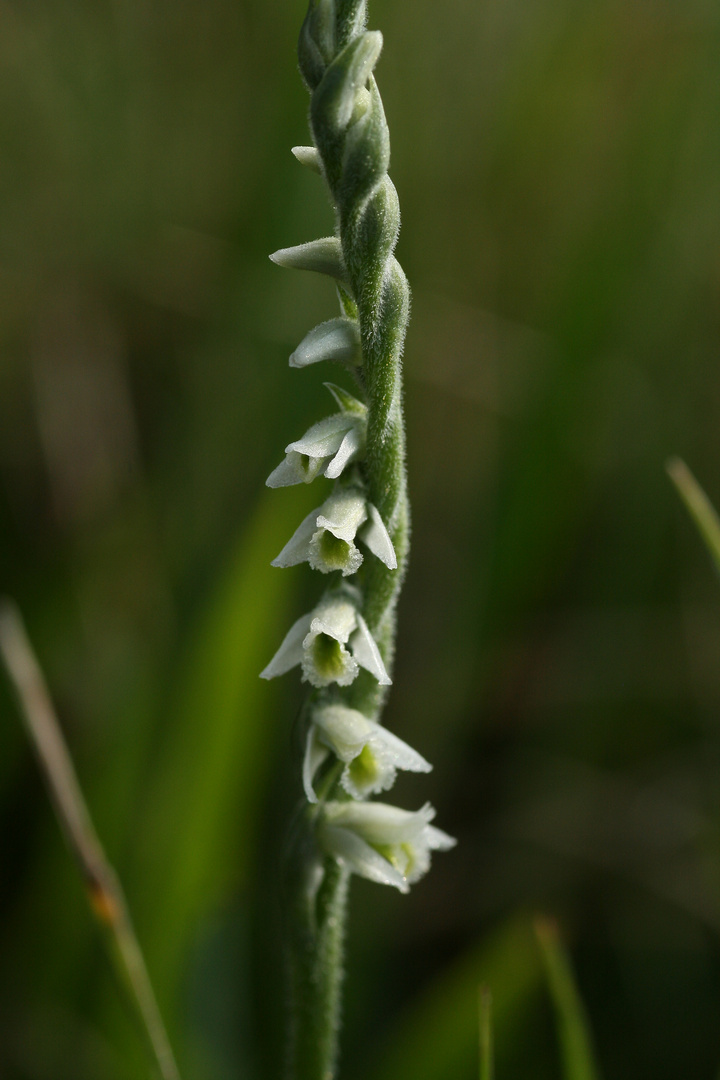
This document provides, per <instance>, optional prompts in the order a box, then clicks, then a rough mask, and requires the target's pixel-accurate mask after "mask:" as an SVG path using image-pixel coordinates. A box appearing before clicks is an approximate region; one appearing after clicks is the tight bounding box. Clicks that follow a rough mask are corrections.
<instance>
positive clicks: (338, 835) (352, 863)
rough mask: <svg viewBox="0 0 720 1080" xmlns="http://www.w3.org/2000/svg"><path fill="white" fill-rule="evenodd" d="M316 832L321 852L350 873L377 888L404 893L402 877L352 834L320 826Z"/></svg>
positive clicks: (327, 826)
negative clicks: (323, 850) (383, 886)
mask: <svg viewBox="0 0 720 1080" xmlns="http://www.w3.org/2000/svg"><path fill="white" fill-rule="evenodd" d="M318 832H319V838H320V842H321V844H322V845H323V847H324V848H325V850H326V851H328V852H329V853H330V854H331V855H334V856H335V858H337V859H340V861H341V862H344V863H345V864H346V865H347V866H348V867H349V868H350V869H351V870H352V871H354V873H356V874H360V875H361V877H365V878H368V879H369V880H370V881H376V882H378V884H380V885H394V887H395V888H396V889H399V890H400V892H402V893H406V892H407V891H408V885H407V882H406V881H405V879H404V878H403V876H402V874H400V873H398V871H397V870H396V869H395V868H394V867H393V866H391V865H390V863H389V862H388V861H387V859H384V858H383V856H382V855H380V854H379V853H378V852H377V851H375V850H374V848H371V847H370V845H369V844H366V843H365V841H364V840H363V839H362V838H361V837H359V836H358V835H357V834H356V833H354V832H351V831H350V830H349V829H339V828H335V827H334V826H333V825H322V826H320V829H319V830H318Z"/></svg>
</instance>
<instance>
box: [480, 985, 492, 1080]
mask: <svg viewBox="0 0 720 1080" xmlns="http://www.w3.org/2000/svg"><path fill="white" fill-rule="evenodd" d="M479 1009H480V1080H494V1077H495V1063H494V1060H493V1032H492V994H491V993H490V989H489V988H488V987H487V986H481V987H480V1001H479Z"/></svg>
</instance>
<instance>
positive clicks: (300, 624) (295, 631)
mask: <svg viewBox="0 0 720 1080" xmlns="http://www.w3.org/2000/svg"><path fill="white" fill-rule="evenodd" d="M311 620H312V615H302V616H301V617H300V618H299V619H298V620H297V622H296V623H293V625H292V626H291V627H290V629H289V630H288V632H287V634H286V635H285V637H284V639H283V643H282V645H281V646H280V648H279V649H278V651H277V652H276V653H275V655H274V656H273V658H272V660H271V661H270V663H269V664H268V666H267V667H266V668H264V669H263V670H262V671H261V672H260V678H261V679H274V678H275V677H276V676H277V675H284V674H285V672H286V671H290V669H291V668H294V667H295V666H296V664H300V663H302V658H303V641H304V639H305V637H306V636H307V633H308V630H309V629H310V622H311Z"/></svg>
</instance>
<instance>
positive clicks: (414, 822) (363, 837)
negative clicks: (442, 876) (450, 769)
mask: <svg viewBox="0 0 720 1080" xmlns="http://www.w3.org/2000/svg"><path fill="white" fill-rule="evenodd" d="M434 817H435V811H434V809H433V808H432V806H431V805H430V803H425V805H424V806H423V807H422V809H421V810H417V811H416V812H415V813H412V812H411V811H409V810H401V809H400V808H399V807H397V806H390V805H388V804H387V803H378V802H342V803H341V802H329V803H326V804H325V805H324V807H323V810H322V814H321V816H320V819H319V822H318V840H319V843H320V845H321V847H322V848H323V849H324V850H325V851H326V852H328V854H330V855H334V856H335V858H336V859H339V860H340V861H341V862H342V863H344V864H345V865H346V866H347V867H348V868H349V869H350V870H352V871H353V873H355V874H360V876H361V877H365V878H369V880H370V881H377V882H379V883H380V884H381V885H394V886H395V888H396V889H399V890H400V892H403V893H406V892H408V890H409V887H410V885H412V884H413V882H415V881H417V880H418V878H420V877H422V875H423V874H424V873H425V872H426V871H427V870H428V868H429V866H430V852H431V851H448V850H449V849H450V848H452V847H454V846H455V844H456V841H455V840H454V839H453V837H452V836H448V834H447V833H444V832H443V831H442V830H441V829H436V828H435V826H434V825H431V824H430V822H431V821H432V819H433V818H434Z"/></svg>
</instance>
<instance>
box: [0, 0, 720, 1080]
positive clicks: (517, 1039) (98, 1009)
mask: <svg viewBox="0 0 720 1080" xmlns="http://www.w3.org/2000/svg"><path fill="white" fill-rule="evenodd" d="M304 7H305V5H304V0H284V2H278V0H275V2H273V3H267V2H261V0H202V2H201V0H176V2H175V3H172V4H171V3H167V2H161V0H70V2H68V3H64V4H57V3H50V2H49V0H0V24H1V26H2V31H1V33H0V68H1V74H0V147H1V150H2V154H1V160H2V164H1V165H0V206H1V207H2V210H1V211H0V350H1V352H0V357H1V359H0V395H1V397H0V400H1V405H0V410H1V411H0V417H1V419H0V568H1V569H0V590H1V591H3V592H7V593H9V594H11V595H12V596H14V597H15V599H16V600H17V601H18V603H19V604H20V606H21V607H22V609H23V611H24V614H25V618H26V621H27V624H28V628H29V631H30V634H31V637H32V639H33V640H34V643H35V645H36V648H37V650H38V653H39V656H40V659H41V661H42V664H43V666H44V668H45V670H46V673H47V677H48V680H49V682H50V685H51V688H52V691H53V694H54V696H55V699H56V702H57V705H58V709H59V711H60V714H61V717H62V720H63V724H64V727H65V730H66V733H67V737H68V741H69V743H70V746H71V749H72V752H73V755H74V758H75V760H76V763H77V768H78V771H79V774H80V778H81V781H82V783H83V785H84V788H85V791H86V794H87V798H88V801H89V803H90V806H91V808H92V812H93V814H94V816H95V818H96V823H97V826H98V830H99V832H100V835H101V837H102V838H103V840H104V842H105V845H106V847H107V850H108V854H109V856H110V858H111V859H112V861H113V862H114V863H115V865H116V866H117V868H118V869H119V871H120V873H121V876H122V878H123V881H124V883H125V887H126V892H127V894H128V899H129V902H130V906H131V909H132V911H133V914H134V917H135V921H136V925H137V930H138V934H139V937H140V939H141V942H142V943H143V946H144V947H145V949H146V954H147V959H148V964H149V967H150V970H151V974H152V976H153V979H154V982H155V984H156V988H157V991H158V995H159V998H160V1003H161V1008H162V1011H163V1013H164V1015H165V1016H166V1019H167V1022H168V1025H169V1027H170V1030H171V1034H172V1037H173V1040H174V1042H175V1043H176V1046H177V1051H178V1055H179V1058H180V1061H181V1065H182V1070H183V1073H184V1075H185V1077H186V1080H189V1078H196V1080H204V1078H207V1080H230V1078H234V1077H243V1078H246V1080H256V1078H257V1080H260V1078H262V1080H272V1078H274V1077H279V1076H280V1075H281V1072H282V1059H283V1051H282V1030H283V1020H284V1017H283V1005H282V998H281V989H280V986H281V975H282V952H281V947H280V943H279V926H280V907H281V904H280V886H279V875H278V864H279V860H280V853H281V850H282V844H283V837H284V831H285V825H286V822H287V819H288V815H289V814H290V812H291V810H292V806H293V804H294V802H295V800H296V798H297V797H298V794H299V782H298V776H297V772H298V769H297V764H296V755H297V752H298V746H297V742H298V738H297V734H296V731H295V727H294V723H293V719H294V717H295V716H296V714H297V709H298V706H299V703H300V701H301V699H302V690H301V688H300V685H299V682H298V680H297V679H296V678H294V677H292V676H288V677H287V678H285V679H283V680H279V681H278V682H277V683H273V684H265V683H262V682H260V680H259V679H258V678H257V672H258V671H259V670H260V669H261V668H262V666H263V665H264V664H265V663H266V662H267V660H268V659H269V658H270V656H271V655H272V653H273V651H274V649H275V648H276V646H277V644H278V643H279V641H280V639H281V637H282V635H283V633H284V631H285V629H286V628H287V626H288V625H289V623H290V620H291V619H294V618H297V616H298V615H299V614H301V613H302V612H303V611H305V610H307V607H308V605H309V604H311V603H312V600H313V598H314V597H315V596H316V595H317V587H318V586H317V582H316V581H315V580H313V575H312V573H311V572H310V571H309V569H308V568H307V567H303V568H298V569H295V570H288V571H279V570H273V569H271V568H270V567H269V565H268V564H269V561H270V559H271V558H272V557H273V556H274V555H275V554H277V552H278V551H279V550H280V548H281V547H282V546H283V544H284V543H285V541H286V540H287V538H288V536H289V535H290V533H291V531H292V530H293V529H294V528H295V526H296V524H297V523H298V522H299V520H300V519H301V517H302V516H303V515H304V514H306V513H307V512H308V511H309V510H310V509H311V508H312V506H314V505H317V504H318V502H319V501H320V500H321V498H322V497H323V494H322V492H320V491H318V484H319V483H320V482H317V483H316V484H315V485H314V487H313V488H306V487H303V489H302V490H299V489H286V490H282V491H276V492H267V491H266V489H265V488H264V480H265V477H266V476H267V474H268V473H269V472H270V470H271V469H272V468H273V467H274V466H275V465H276V464H277V462H278V461H279V460H280V458H281V456H282V451H283V448H284V446H285V444H286V443H287V442H289V441H291V440H292V439H293V438H297V437H299V435H300V434H301V433H302V432H303V431H304V430H305V428H306V427H307V426H309V424H310V423H312V422H314V421H315V420H317V419H319V418H320V417H322V416H323V415H326V414H327V412H328V411H329V409H330V407H331V402H330V399H329V398H328V397H327V395H326V392H325V391H324V390H323V389H322V386H321V383H322V381H323V379H328V378H330V379H338V380H340V381H341V380H342V375H341V374H340V373H339V372H338V371H337V370H335V369H331V368H327V370H320V369H310V370H309V371H305V372H292V371H290V370H289V369H288V366H287V357H288V354H289V353H290V352H291V351H292V349H293V348H294V347H295V346H296V344H297V343H298V342H299V340H300V339H301V337H302V336H303V335H304V334H305V333H306V332H307V330H309V329H310V328H311V327H312V326H313V325H315V323H317V322H319V321H320V320H322V319H325V318H329V317H331V316H332V315H334V314H335V313H336V302H335V299H334V296H333V290H332V288H331V286H330V284H329V283H328V282H327V281H325V280H322V279H320V278H318V277H316V276H314V275H301V274H289V273H287V272H286V271H281V270H279V269H278V268H277V267H274V266H273V265H271V263H270V262H269V261H268V258H267V255H268V252H270V251H273V250H274V249H276V248H278V247H281V246H286V245H290V244H294V243H299V242H302V241H304V240H307V239H311V238H313V237H315V236H318V235H323V234H326V233H327V232H328V231H330V229H331V214H330V210H329V208H328V204H327V200H326V197H325V193H324V191H323V189H322V185H321V183H320V181H319V180H318V178H317V177H316V176H314V175H312V174H310V173H309V172H307V171H306V170H303V169H302V168H301V167H300V166H299V165H297V164H296V163H295V162H294V161H293V159H292V157H291V156H290V152H289V148H290V146H291V145H293V144H296V143H303V142H305V141H306V140H307V134H306V119H305V114H306V108H307V98H306V93H305V91H304V89H303V87H302V85H301V82H300V78H299V76H298V74H297V70H296V61H295V41H296V37H297V32H298V29H299V27H300V24H301V21H302V17H303V15H304ZM370 25H371V26H372V27H373V28H379V29H381V30H382V32H383V34H384V37H385V51H384V54H383V57H382V58H381V61H380V65H379V68H378V72H377V75H378V82H379V85H380V88H381V91H382V94H383V98H384V102H385V107H386V111H387V115H388V119H389V123H390V130H391V136H392V143H393V160H392V166H391V175H392V177H393V179H394V181H395V184H396V186H397V188H398V191H399V195H400V201H401V206H402V208H403V229H402V233H401V238H400V243H399V247H398V255H399V258H400V260H401V262H402V263H403V266H404V268H405V270H406V272H407V274H408V277H409V278H410V281H411V284H412V286H413V293H414V308H413V319H412V323H411V329H410V333H409V338H408V344H407V352H406V376H407V381H406V386H407V410H408V411H407V416H408V428H409V464H410V486H411V495H412V500H413V512H414V537H413V539H414V544H413V553H412V559H411V572H410V575H409V577H408V581H407V585H406V589H405V591H404V594H403V599H402V603H401V611H400V616H401V625H400V630H401V633H400V639H399V652H398V660H397V670H396V678H395V686H394V688H393V692H392V695H391V699H390V706H389V709H388V712H387V714H386V720H387V723H388V725H389V726H390V727H392V728H393V729H394V730H395V731H397V732H398V733H399V734H400V735H401V736H402V737H404V738H406V739H407V740H408V741H409V742H411V743H412V745H414V746H416V747H417V748H418V749H419V750H420V751H421V752H422V753H423V754H424V755H425V756H426V757H427V758H428V759H429V760H431V761H432V762H434V764H435V771H434V772H433V773H432V774H431V776H430V777H429V778H428V777H420V778H418V777H405V778H403V779H402V781H401V782H400V783H399V785H398V788H397V791H396V793H394V794H396V795H397V801H399V802H401V803H402V804H403V805H405V806H408V807H415V806H417V805H419V804H421V803H422V802H423V801H424V800H425V799H426V798H430V799H431V801H432V802H433V804H434V805H435V806H436V807H437V808H438V819H437V820H438V824H440V825H441V826H442V827H443V828H445V829H447V830H448V831H449V832H451V833H453V834H454V835H456V836H457V837H458V838H459V841H460V842H459V844H458V847H457V848H456V849H455V850H454V851H453V852H451V853H450V854H448V855H440V856H438V857H437V858H436V860H435V865H434V867H433V871H432V873H431V874H430V875H429V876H428V878H427V879H426V880H425V881H424V882H422V883H421V884H419V885H418V886H417V887H416V888H415V889H414V890H413V892H412V894H411V895H410V896H409V897H402V896H400V895H396V894H395V893H394V892H391V891H390V890H383V889H380V888H377V887H376V886H373V885H370V884H368V883H367V882H362V881H358V882H355V884H354V885H353V891H352V921H351V929H350V938H349V948H348V953H349V956H348V960H349V970H350V980H349V984H348V993H347V1005H346V1010H345V1027H344V1032H343V1047H344V1055H343V1076H344V1077H345V1078H346V1080H361V1078H362V1080H405V1078H407V1080H411V1078H412V1080H450V1078H452V1080H470V1078H472V1077H475V1076H476V1075H477V985H478V982H479V981H480V980H481V979H486V980H489V981H490V983H491V985H492V987H493V990H494V992H495V1001H496V1023H497V1030H496V1038H497V1049H498V1080H503V1078H505V1080H513V1078H518V1077H521V1076H523V1077H530V1076H531V1077H533V1080H545V1078H546V1077H547V1078H550V1077H559V1075H560V1071H559V1057H558V1049H557V1045H556V1039H555V1034H554V1029H553V1023H552V1016H551V1009H550V1004H549V997H548V993H547V989H546V988H545V987H544V985H543V983H542V978H541V974H540V967H539V958H538V952H537V947H536V945H535V943H534V941H533V938H532V933H531V930H530V920H531V918H532V916H533V915H534V914H535V913H536V912H542V913H544V914H547V915H551V916H554V917H556V918H558V919H559V921H560V925H561V926H562V928H563V933H564V935H565V938H566V940H567V942H568V943H569V946H570V948H571V952H572V956H573V962H574V965H575V969H576V972H577V976H578V982H579V987H580V992H581V994H582V996H583V998H584V1001H585V1004H586V1007H587V1009H588V1012H589V1014H590V1016H591V1018H592V1024H593V1029H594V1034H595V1040H596V1045H597V1051H598V1057H599V1061H600V1064H601V1067H602V1070H603V1073H604V1075H605V1076H606V1077H607V1078H610V1077H613V1078H617V1080H626V1078H627V1080H629V1078H633V1080H637V1078H640V1077H648V1078H652V1080H671V1078H672V1080H676V1078H678V1077H682V1078H683V1080H695V1078H697V1080H700V1078H703V1080H710V1078H713V1077H716V1076H717V1070H718V1067H719V1066H720V1025H719V1024H718V1015H719V1010H720V794H719V793H720V588H718V587H717V585H718V583H717V580H716V579H715V577H714V575H713V571H712V569H711V566H710V562H709V560H708V558H707V555H706V553H705V551H704V550H703V548H702V545H701V543H700V541H699V539H698V538H697V536H696V534H695V532H694V530H693V528H692V526H691V524H690V523H689V522H688V520H687V519H686V516H685V513H684V511H683V509H682V508H681V506H680V504H679V500H678V499H677V496H676V494H675V493H674V491H673V490H672V487H671V485H670V483H669V482H668V480H667V478H666V476H665V474H664V462H665V459H666V457H667V456H668V455H669V454H671V453H672V454H674V453H678V454H680V455H682V456H683V457H684V458H685V459H686V460H687V461H688V463H689V464H690V466H691V467H692V468H693V470H694V471H695V473H696V475H697V476H698V479H699V480H700V481H701V483H703V485H704V486H705V488H706V490H707V491H708V494H709V495H710V497H711V498H712V499H713V501H714V502H715V503H716V504H718V503H720V453H719V451H720V424H719V423H718V417H720V368H719V366H718V349H719V347H720V318H719V316H718V294H719V293H720V205H719V195H720V79H719V75H720V9H718V6H717V4H715V3H713V2H711V0H682V2H681V0H532V2H531V0H524V2H518V0H481V2H475V0H444V2H443V3H442V4H438V3H437V0H414V2H412V3H410V2H409V0H375V3H373V4H372V5H371V14H370ZM323 490H324V489H323ZM0 716H1V722H0V807H1V808H2V813H3V827H2V848H1V851H0V868H1V870H0V872H1V874H2V894H1V898H0V916H1V920H2V921H1V925H0V1076H2V1077H3V1080H68V1078H72V1080H98V1078H103V1080H105V1078H107V1080H130V1078H134V1077H138V1076H143V1075H147V1074H148V1071H149V1070H148V1068H147V1067H146V1065H145V1058H144V1046H143V1042H142V1038H141V1036H140V1034H139V1032H138V1030H137V1027H136V1024H135V1021H134V1018H133V1016H132V1013H131V1010H130V1009H129V1008H128V1006H127V1004H126V1002H125V999H124V997H123V995H122V993H121V992H120V991H119V990H118V988H117V986H116V983H115V980H114V977H113V974H112V971H111V969H110V966H109V963H108V961H107V959H106V957H105V954H104V951H103V947H102V941H101V939H100V935H99V933H98V931H97V930H96V928H95V927H94V925H93V924H92V922H91V919H90V917H89V915H88V913H87V910H86V904H85V899H84V896H83V893H82V889H81V886H80V884H79V881H78V879H77V876H76V872H75V869H74V867H73V866H72V865H71V863H70V860H69V857H68V855H67V853H66V851H65V849H64V846H63V843H62V841H61V839H60V836H59V833H58V829H57V826H56V823H55V821H54V820H53V817H52V813H51V810H50V808H49V804H48V801H47V798H46V796H45V792H44V790H43V787H42V784H41V782H40V779H39V777H38V772H37V768H36V766H35V762H34V760H33V758H32V755H31V752H30V750H29V748H28V745H27V743H26V739H25V736H24V734H23V731H22V729H21V725H20V721H19V717H18V714H17V710H16V707H15V705H14V702H13V699H12V697H11V694H10V692H9V689H8V687H7V684H6V681H5V680H4V679H3V680H2V681H0Z"/></svg>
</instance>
